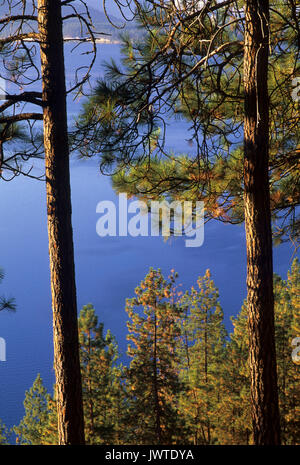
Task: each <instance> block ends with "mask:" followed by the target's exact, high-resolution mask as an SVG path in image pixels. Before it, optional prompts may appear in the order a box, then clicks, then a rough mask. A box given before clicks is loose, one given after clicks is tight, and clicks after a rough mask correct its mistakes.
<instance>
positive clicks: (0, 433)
mask: <svg viewBox="0 0 300 465" xmlns="http://www.w3.org/2000/svg"><path fill="white" fill-rule="evenodd" d="M7 438H8V431H7V428H6V426H5V425H4V424H3V423H2V421H1V420H0V445H1V446H3V445H7V444H8V439H7Z"/></svg>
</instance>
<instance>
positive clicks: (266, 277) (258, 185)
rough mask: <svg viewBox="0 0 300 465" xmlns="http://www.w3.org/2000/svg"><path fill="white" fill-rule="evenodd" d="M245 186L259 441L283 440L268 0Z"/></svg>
mask: <svg viewBox="0 0 300 465" xmlns="http://www.w3.org/2000/svg"><path fill="white" fill-rule="evenodd" d="M245 15H246V22H245V51H244V80H245V120H244V137H245V145H244V188H245V194H244V195H245V227H246V245H247V287H248V324H249V337H250V371H251V398H252V399H251V400H252V419H253V429H254V441H255V444H257V445H269V444H274V445H277V444H279V443H280V422H279V408H278V392H277V373H276V353H275V333H274V297H273V259H272V231H271V217H270V191H269V176H268V161H269V101H268V58H269V2H268V0H262V1H260V0H247V1H246V6H245Z"/></svg>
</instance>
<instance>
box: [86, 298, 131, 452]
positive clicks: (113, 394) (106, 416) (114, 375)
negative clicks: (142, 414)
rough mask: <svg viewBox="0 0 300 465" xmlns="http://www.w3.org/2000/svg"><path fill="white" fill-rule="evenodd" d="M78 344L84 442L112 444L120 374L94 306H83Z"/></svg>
mask: <svg viewBox="0 0 300 465" xmlns="http://www.w3.org/2000/svg"><path fill="white" fill-rule="evenodd" d="M78 324H79V342H80V359H81V373H82V384H83V405H84V417H85V433H86V440H87V442H88V443H89V444H115V443H117V442H116V441H117V440H118V437H119V434H120V426H121V425H120V419H121V415H120V409H121V406H120V398H122V386H121V380H120V378H121V372H122V368H120V367H118V366H116V364H115V362H116V360H117V358H118V348H117V345H116V342H115V339H114V337H113V336H112V335H111V333H110V331H107V333H106V335H105V336H104V335H103V324H102V323H100V324H98V317H97V316H96V314H95V309H94V307H93V306H92V305H91V304H89V305H85V306H84V307H83V308H82V310H81V312H80V316H79V320H78Z"/></svg>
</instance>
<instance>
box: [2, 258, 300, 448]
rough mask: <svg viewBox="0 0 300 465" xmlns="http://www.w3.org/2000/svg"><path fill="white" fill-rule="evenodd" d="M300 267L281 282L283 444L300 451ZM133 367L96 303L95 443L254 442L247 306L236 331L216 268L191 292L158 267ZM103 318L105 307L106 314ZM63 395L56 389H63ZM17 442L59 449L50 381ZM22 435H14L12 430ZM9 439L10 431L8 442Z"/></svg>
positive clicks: (89, 383) (90, 351)
mask: <svg viewBox="0 0 300 465" xmlns="http://www.w3.org/2000/svg"><path fill="white" fill-rule="evenodd" d="M299 284H300V265H299V261H298V260H297V259H295V260H294V262H293V264H292V266H291V269H290V271H289V273H288V276H287V279H286V280H284V279H282V278H281V277H280V276H278V275H275V276H274V288H275V331H276V350H277V370H278V388H279V405H280V414H281V434H282V442H283V444H289V445H295V444H299V437H300V415H299V414H300V383H299V381H300V366H299V364H298V365H297V364H296V363H295V361H293V359H292V348H293V347H292V340H293V339H294V338H295V337H296V336H297V335H298V334H299V329H300V306H299ZM125 309H126V312H127V315H128V318H129V320H128V323H127V326H128V335H127V339H128V351H127V355H128V359H129V363H128V365H124V364H122V363H120V361H119V358H120V354H119V352H118V345H117V341H116V340H115V338H114V336H113V335H112V334H111V332H110V331H109V330H107V331H104V327H103V324H101V323H99V321H98V317H97V316H96V311H95V309H94V307H93V305H91V304H88V305H85V306H84V307H83V308H82V309H81V312H80V316H79V319H78V323H79V341H80V358H81V373H82V383H83V403H84V418H85V436H86V441H87V443H88V444H116V445H122V444H157V445H159V444H160V445H161V444H178V445H179V444H191V445H208V444H253V434H252V425H251V413H250V378H249V364H248V362H249V343H248V336H247V308H246V303H245V304H244V305H243V306H242V308H241V311H240V313H239V314H238V315H237V316H236V317H233V318H232V325H233V329H232V330H231V331H230V333H229V334H228V332H227V331H226V328H225V324H224V315H223V311H222V308H221V305H220V298H219V292H218V289H217V288H216V286H215V284H214V281H213V278H212V276H211V273H210V271H209V270H207V271H206V273H205V274H204V276H199V278H198V280H197V282H196V283H195V285H194V286H192V287H191V288H190V289H189V290H187V291H184V290H183V289H182V286H181V285H180V284H179V278H178V276H177V273H176V272H175V271H174V270H171V273H170V275H169V276H168V277H167V278H164V276H163V275H162V272H161V271H160V270H155V269H150V270H149V272H148V274H147V275H146V277H145V278H144V279H143V280H142V281H141V283H140V285H139V286H138V287H137V288H136V289H135V296H134V297H133V298H130V299H127V301H126V306H125ZM97 311H98V313H100V314H101V309H97ZM54 392H55V387H54ZM24 408H25V415H24V417H23V419H22V420H21V422H20V424H19V425H17V426H15V427H14V428H13V433H14V435H12V437H15V440H16V443H17V444H33V445H34V444H46V445H51V444H57V443H58V436H57V414H56V402H55V395H53V394H50V393H49V392H47V389H46V388H45V387H44V385H43V381H42V379H41V377H40V375H37V378H36V379H35V381H34V383H33V385H32V387H31V388H30V389H29V390H28V391H27V392H26V395H25V401H24ZM11 433H12V432H11ZM8 437H9V433H8V432H7V431H6V429H5V427H4V425H1V436H0V440H1V442H2V443H5V442H6V441H7V439H8Z"/></svg>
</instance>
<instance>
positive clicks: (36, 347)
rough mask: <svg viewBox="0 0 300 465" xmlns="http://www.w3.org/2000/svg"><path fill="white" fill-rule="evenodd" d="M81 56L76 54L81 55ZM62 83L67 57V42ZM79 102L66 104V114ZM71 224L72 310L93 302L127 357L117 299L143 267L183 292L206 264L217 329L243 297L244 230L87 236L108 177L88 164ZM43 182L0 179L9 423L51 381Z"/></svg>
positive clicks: (178, 133) (282, 255)
mask: <svg viewBox="0 0 300 465" xmlns="http://www.w3.org/2000/svg"><path fill="white" fill-rule="evenodd" d="M118 56H119V46H118V45H99V57H98V61H97V63H96V65H95V68H94V77H97V76H98V75H100V74H101V73H103V71H102V68H101V60H103V59H109V58H110V57H114V58H115V59H118ZM84 59H85V58H84V57H83V58H82V60H84ZM66 62H67V71H68V72H67V80H70V79H71V76H72V69H73V66H74V63H75V62H76V63H77V64H78V59H77V60H75V59H74V58H73V59H71V57H70V54H69V49H68V48H66ZM79 107H80V105H79V104H75V103H72V102H69V112H70V115H72V114H76V113H77V112H78V109H79ZM185 128H186V125H185V124H184V123H183V122H180V121H176V122H172V124H171V122H170V125H169V137H168V144H169V146H170V147H173V148H176V149H177V150H182V151H185V150H188V147H189V146H188V144H187V142H186V141H185V139H187V137H186V135H185V132H184V130H185ZM71 183H72V204H73V227H74V242H75V262H76V275H77V295H78V308H79V309H80V308H81V307H82V306H83V305H84V304H87V303H93V304H94V306H95V308H96V310H97V314H98V316H99V320H100V321H103V322H104V324H105V327H106V328H110V329H111V331H112V332H113V334H114V335H115V336H116V338H117V341H118V343H119V346H120V351H121V354H122V355H123V357H125V355H126V331H127V328H126V320H127V315H126V312H125V310H124V304H125V299H126V298H127V297H131V296H133V292H134V288H135V287H136V286H137V285H138V283H139V282H140V281H141V279H142V278H143V277H144V275H145V274H146V273H147V271H148V269H149V267H150V266H152V267H160V268H161V269H162V271H163V272H164V273H166V274H167V273H168V272H169V271H170V269H171V268H174V269H175V270H176V271H177V272H178V273H179V282H181V283H183V288H184V289H185V288H188V287H190V286H191V285H194V284H195V283H196V280H197V277H198V276H199V275H201V274H204V272H205V270H206V269H207V268H210V269H211V272H212V276H213V279H214V280H215V283H216V285H217V286H218V288H219V291H220V301H221V304H222V307H223V309H224V312H225V319H226V325H227V327H228V329H231V325H230V316H231V315H236V314H237V313H238V312H239V310H240V308H241V305H242V303H243V300H244V298H245V296H246V286H245V279H246V255H245V234H244V228H243V226H231V225H225V224H221V223H218V222H211V223H209V224H207V225H206V227H205V240H204V245H203V246H202V247H200V248H186V247H185V244H184V239H183V238H177V239H171V240H169V241H167V242H164V241H163V239H162V238H160V237H155V238H154V237H153V238H147V237H143V238H141V237H140V238H132V237H106V238H100V237H99V236H97V234H96V221H97V219H98V215H97V214H96V205H97V203H98V202H99V201H101V200H115V201H117V197H116V195H115V193H114V192H113V190H112V188H111V186H110V181H109V179H108V178H107V177H103V176H100V174H99V170H98V166H97V162H96V160H92V161H89V162H81V163H80V162H78V161H76V162H74V161H73V162H72V169H71ZM45 207H46V202H45V186H44V184H43V183H42V182H38V181H33V180H29V179H25V178H20V177H19V178H17V179H15V180H14V181H12V182H9V183H5V182H3V181H1V182H0V215H1V216H0V217H1V222H0V251H1V253H0V266H1V267H3V268H4V270H5V273H6V276H5V280H4V282H3V283H2V285H1V286H0V295H2V294H3V293H5V294H6V295H7V296H10V295H11V296H14V297H15V298H16V301H17V312H16V313H4V312H3V313H2V314H1V315H0V337H3V338H5V340H6V344H7V361H6V362H0V418H1V419H2V420H3V421H4V422H5V423H6V424H7V425H8V426H12V425H13V424H16V423H18V422H19V420H20V419H21V417H22V416H23V400H24V393H25V390H26V389H29V387H30V386H31V385H32V383H33V381H34V379H35V378H36V375H37V373H41V376H42V378H43V380H44V382H45V385H46V386H47V388H48V389H51V388H52V385H53V383H54V373H53V345H52V315H51V298H50V286H49V283H50V277H49V263H48V240H47V225H46V208H45ZM292 252H293V251H292V249H291V247H290V245H284V246H280V247H279V248H276V249H275V250H274V267H275V271H276V272H277V273H279V274H281V275H282V276H286V272H287V270H288V268H289V267H290V260H291V256H292Z"/></svg>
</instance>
